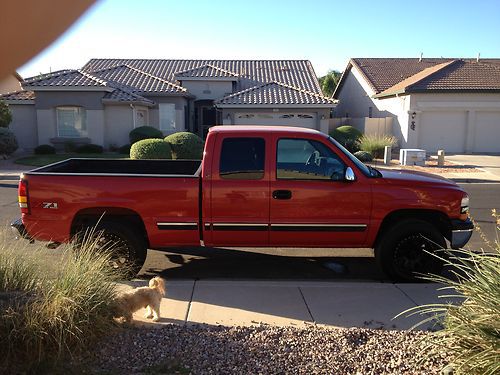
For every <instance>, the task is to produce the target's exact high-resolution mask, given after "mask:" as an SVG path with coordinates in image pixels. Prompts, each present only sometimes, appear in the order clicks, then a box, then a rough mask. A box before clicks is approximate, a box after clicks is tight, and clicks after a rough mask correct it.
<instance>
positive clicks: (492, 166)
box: [446, 154, 500, 177]
mask: <svg viewBox="0 0 500 375" xmlns="http://www.w3.org/2000/svg"><path fill="white" fill-rule="evenodd" d="M446 160H448V161H451V162H454V163H458V164H462V165H472V166H477V167H479V168H482V169H484V170H485V171H487V172H490V173H491V174H494V175H495V176H497V177H500V154H499V155H462V154H456V155H446Z"/></svg>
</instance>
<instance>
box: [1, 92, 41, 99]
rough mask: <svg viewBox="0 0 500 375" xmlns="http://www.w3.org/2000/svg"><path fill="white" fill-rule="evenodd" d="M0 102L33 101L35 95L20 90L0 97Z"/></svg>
mask: <svg viewBox="0 0 500 375" xmlns="http://www.w3.org/2000/svg"><path fill="white" fill-rule="evenodd" d="M0 99H2V100H34V99H35V93H34V92H33V91H27V90H20V91H15V92H9V93H7V94H3V95H0Z"/></svg>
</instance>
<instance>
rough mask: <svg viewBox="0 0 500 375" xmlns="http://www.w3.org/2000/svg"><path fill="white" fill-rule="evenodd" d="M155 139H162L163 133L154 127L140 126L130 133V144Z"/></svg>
mask: <svg viewBox="0 0 500 375" xmlns="http://www.w3.org/2000/svg"><path fill="white" fill-rule="evenodd" d="M154 138H156V139H162V138H163V133H162V132H161V130H159V129H157V128H153V127H152V126H139V127H138V128H135V129H133V130H132V131H131V132H130V133H129V139H130V144H134V143H135V142H138V141H141V140H143V139H154Z"/></svg>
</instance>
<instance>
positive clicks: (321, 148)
mask: <svg viewBox="0 0 500 375" xmlns="http://www.w3.org/2000/svg"><path fill="white" fill-rule="evenodd" d="M273 148H274V149H272V150H271V154H272V155H276V156H275V157H273V162H272V163H271V169H272V170H275V171H276V173H275V174H273V176H271V200H270V201H271V203H270V207H271V209H270V244H271V246H304V247H311V246H312V247H352V246H357V247H362V246H361V244H363V243H364V240H365V238H366V234H367V231H368V225H369V218H370V210H371V190H370V184H368V183H366V182H365V183H361V181H359V180H358V181H351V182H347V181H345V180H344V175H345V169H346V166H347V165H346V163H345V161H343V159H342V158H341V157H340V156H339V155H337V154H336V152H335V151H334V150H333V149H332V148H331V147H330V146H329V145H328V144H327V143H326V140H325V142H323V141H321V140H319V139H317V140H314V139H305V138H304V139H302V138H281V137H278V136H276V137H275V139H274V141H273Z"/></svg>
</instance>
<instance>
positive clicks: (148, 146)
mask: <svg viewBox="0 0 500 375" xmlns="http://www.w3.org/2000/svg"><path fill="white" fill-rule="evenodd" d="M130 158H131V159H172V149H171V148H170V144H169V143H168V142H165V141H164V140H163V139H143V140H142V141H139V142H136V143H134V144H133V145H132V147H130Z"/></svg>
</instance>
